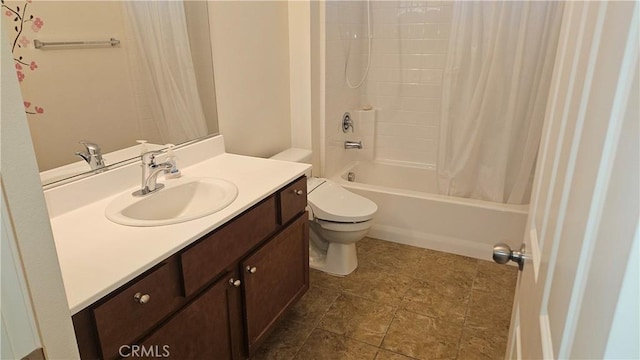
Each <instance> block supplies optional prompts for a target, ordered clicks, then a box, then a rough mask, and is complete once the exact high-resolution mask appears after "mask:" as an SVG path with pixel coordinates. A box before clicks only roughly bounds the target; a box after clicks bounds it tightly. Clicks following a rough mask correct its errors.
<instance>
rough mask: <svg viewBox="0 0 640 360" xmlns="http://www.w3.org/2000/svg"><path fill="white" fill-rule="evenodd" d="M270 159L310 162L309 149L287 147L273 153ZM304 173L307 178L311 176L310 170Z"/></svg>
mask: <svg viewBox="0 0 640 360" xmlns="http://www.w3.org/2000/svg"><path fill="white" fill-rule="evenodd" d="M270 159H274V160H282V161H292V162H298V163H304V164H311V150H307V149H300V148H289V149H287V150H284V151H281V152H279V153H277V154H275V155H273V156H272V157H270ZM305 175H307V178H311V170H309V171H307V172H306V173H305Z"/></svg>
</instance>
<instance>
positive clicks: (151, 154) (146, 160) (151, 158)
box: [140, 150, 162, 165]
mask: <svg viewBox="0 0 640 360" xmlns="http://www.w3.org/2000/svg"><path fill="white" fill-rule="evenodd" d="M159 154H162V151H161V150H152V151H147V152H146V153H143V154H142V155H140V159H141V160H142V164H144V165H155V164H156V156H157V155H159Z"/></svg>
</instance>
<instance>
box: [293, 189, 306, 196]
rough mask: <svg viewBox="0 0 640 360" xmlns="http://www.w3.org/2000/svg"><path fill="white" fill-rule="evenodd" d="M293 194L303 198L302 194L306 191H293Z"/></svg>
mask: <svg viewBox="0 0 640 360" xmlns="http://www.w3.org/2000/svg"><path fill="white" fill-rule="evenodd" d="M293 192H294V193H295V194H296V195H298V196H301V195H302V194H304V191H302V190H293Z"/></svg>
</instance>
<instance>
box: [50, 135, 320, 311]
mask: <svg viewBox="0 0 640 360" xmlns="http://www.w3.org/2000/svg"><path fill="white" fill-rule="evenodd" d="M220 141H221V140H220ZM196 146H197V145H196ZM222 147H224V145H222ZM183 155H187V154H183ZM212 155H213V157H211V158H209V159H208V160H204V161H201V162H197V163H195V164H193V165H190V166H188V167H182V169H181V170H182V176H190V177H191V176H192V177H217V178H222V179H226V180H229V181H231V182H233V183H234V184H235V185H236V186H237V187H238V197H237V198H236V199H235V200H234V201H233V202H232V203H231V204H230V205H229V206H227V207H226V208H224V209H222V210H220V211H218V212H217V213H214V214H211V215H208V216H205V217H203V218H200V219H196V220H192V221H188V222H184V223H179V224H173V225H165V226H156V227H132V226H124V225H118V224H115V223H113V222H111V221H109V220H108V219H107V218H106V217H105V215H104V212H105V208H106V206H107V205H108V204H109V202H110V201H111V200H113V199H114V198H115V197H116V196H118V194H120V193H121V192H123V191H127V192H132V191H134V190H135V189H136V186H130V187H128V188H121V189H108V190H105V191H104V193H105V194H107V195H106V197H103V198H99V196H98V195H96V193H98V191H94V192H93V194H91V195H90V196H85V195H86V194H80V195H79V197H81V198H85V199H92V200H91V201H87V202H86V203H85V204H82V203H81V202H78V201H77V200H76V201H75V202H76V203H77V204H78V205H79V206H77V207H75V208H70V209H64V210H60V209H58V208H59V207H61V205H60V204H55V203H54V202H61V201H64V198H65V197H68V196H70V194H73V193H74V192H73V189H74V188H73V186H74V183H71V184H67V185H65V186H66V188H65V189H61V190H58V192H59V193H57V194H48V195H49V196H47V202H48V206H49V208H50V215H51V216H52V217H51V226H52V229H53V235H54V239H55V243H56V248H57V252H58V260H59V262H60V268H61V270H62V278H63V281H64V286H65V290H66V293H67V301H68V303H69V309H70V310H71V313H72V314H75V313H77V312H79V311H80V310H82V309H84V308H85V307H86V306H88V305H90V304H92V303H93V302H95V301H96V300H98V299H100V298H102V297H103V296H105V295H107V294H109V293H110V292H111V291H113V290H115V289H117V288H118V287H120V286H122V285H124V284H125V283H127V282H128V281H130V280H132V279H133V278H135V277H136V276H138V275H140V274H142V273H143V272H145V271H146V270H148V269H150V268H151V267H153V266H154V265H156V264H158V263H159V262H160V261H162V260H164V259H166V258H167V257H169V256H171V255H173V254H175V253H176V252H178V251H179V250H181V249H183V248H184V247H186V246H187V245H189V244H190V243H192V242H193V241H195V240H197V239H199V238H200V237H202V236H203V235H205V234H207V233H209V232H210V231H211V230H213V229H216V228H217V227H219V226H220V225H222V224H224V223H225V222H227V221H228V220H230V219H232V218H233V217H235V216H236V215H239V214H240V213H242V212H243V211H244V210H247V209H248V208H250V207H251V206H253V205H254V204H256V203H258V202H260V200H262V199H265V198H266V197H268V196H269V195H271V194H273V193H274V192H275V191H276V190H278V189H279V188H281V187H282V186H283V185H286V184H287V183H289V182H291V181H292V180H295V179H296V178H298V177H300V176H301V175H303V174H304V172H305V171H306V170H308V169H309V168H310V165H307V164H298V163H290V162H284V161H277V160H269V159H261V158H253V157H247V156H240V155H233V154H227V153H218V154H212ZM178 159H179V160H180V154H179V153H178ZM132 166H135V167H136V168H137V167H138V165H135V164H134V165H132ZM118 170H119V169H116V170H114V171H111V172H107V173H105V174H109V176H111V177H113V176H124V175H128V176H130V175H131V173H132V172H133V170H135V168H134V169H133V170H132V169H128V170H127V169H123V170H122V171H120V173H121V174H116V171H118ZM137 171H138V172H139V171H140V170H139V168H138V169H137ZM101 175H102V174H101ZM101 175H97V176H96V178H97V177H99V176H101ZM138 176H139V175H138ZM86 180H87V181H92V179H86ZM81 181H82V180H81ZM99 181H100V180H98V179H93V183H94V185H95V186H99V184H100V182H99ZM134 181H135V182H137V181H139V179H138V178H135V180H134ZM159 181H161V182H167V183H168V182H170V181H171V180H166V181H164V180H162V176H160V177H159ZM102 182H103V183H104V180H102ZM116 182H117V181H116ZM123 183H126V184H130V183H129V182H123ZM90 185H91V184H90V183H84V184H78V185H77V189H78V191H79V192H81V191H85V192H86V188H87V187H90ZM83 189H84V190H83ZM48 191H56V189H55V188H54V189H52V190H48ZM45 195H47V192H45ZM94 200H95V201H94ZM62 207H64V206H62Z"/></svg>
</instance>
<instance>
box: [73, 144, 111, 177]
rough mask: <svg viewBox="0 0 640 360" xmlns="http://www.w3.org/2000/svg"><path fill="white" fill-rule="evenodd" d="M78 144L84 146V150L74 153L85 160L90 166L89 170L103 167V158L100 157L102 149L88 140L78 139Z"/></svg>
mask: <svg viewBox="0 0 640 360" xmlns="http://www.w3.org/2000/svg"><path fill="white" fill-rule="evenodd" d="M79 144H82V145H83V146H84V147H85V149H86V152H80V151H77V152H76V155H77V156H79V157H81V158H82V159H83V160H84V161H86V162H87V163H88V164H89V166H90V167H91V170H99V169H102V168H104V166H105V165H104V159H103V158H102V151H101V150H100V146H99V145H98V144H94V143H92V142H89V141H80V142H79Z"/></svg>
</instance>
